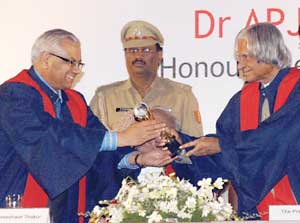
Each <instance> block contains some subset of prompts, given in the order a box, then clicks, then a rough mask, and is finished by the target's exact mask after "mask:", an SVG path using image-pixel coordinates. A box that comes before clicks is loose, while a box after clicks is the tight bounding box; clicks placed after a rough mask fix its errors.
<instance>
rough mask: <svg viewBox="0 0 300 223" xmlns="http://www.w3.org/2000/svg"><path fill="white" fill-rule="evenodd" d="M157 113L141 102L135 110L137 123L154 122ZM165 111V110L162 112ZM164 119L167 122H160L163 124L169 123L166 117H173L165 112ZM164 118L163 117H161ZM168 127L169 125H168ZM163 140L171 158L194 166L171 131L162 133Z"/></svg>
mask: <svg viewBox="0 0 300 223" xmlns="http://www.w3.org/2000/svg"><path fill="white" fill-rule="evenodd" d="M155 111H156V110H151V109H150V108H149V107H148V105H147V104H146V103H144V102H140V103H139V104H138V105H137V106H136V107H135V108H134V110H133V113H134V118H135V120H136V121H139V122H140V121H145V120H153V119H155ZM161 111H163V110H161ZM164 113H165V114H164V116H165V117H164V118H163V117H161V118H163V119H166V120H160V121H162V122H168V120H167V119H168V118H170V117H166V116H171V114H166V113H167V112H166V111H164ZM160 116H162V115H160ZM166 124H167V126H168V123H166ZM161 138H162V140H163V141H164V142H165V144H164V146H165V147H167V148H168V150H169V151H170V152H171V156H172V157H175V156H177V158H176V160H175V162H178V163H183V164H192V161H191V159H190V158H189V157H187V156H185V153H186V151H185V150H182V149H180V148H179V146H180V143H179V142H178V141H177V140H176V137H175V135H173V134H172V133H171V132H170V131H167V130H165V131H162V132H161Z"/></svg>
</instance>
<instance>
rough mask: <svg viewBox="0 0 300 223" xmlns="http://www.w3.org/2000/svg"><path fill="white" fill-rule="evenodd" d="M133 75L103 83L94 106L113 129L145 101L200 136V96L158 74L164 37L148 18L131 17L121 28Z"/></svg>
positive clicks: (130, 72)
mask: <svg viewBox="0 0 300 223" xmlns="http://www.w3.org/2000/svg"><path fill="white" fill-rule="evenodd" d="M121 40H122V44H123V48H124V53H125V59H126V66H127V71H128V74H129V79H127V80H123V81H117V82H114V83H112V84H109V85H105V86H100V87H98V89H97V90H96V93H95V95H94V97H93V98H92V100H91V103H90V107H91V109H92V111H93V112H94V114H96V115H97V116H98V117H99V119H100V120H101V122H102V123H103V124H104V125H106V127H107V128H108V129H110V130H118V129H119V127H120V125H122V124H124V123H123V122H124V116H126V113H127V112H128V111H130V110H131V109H132V108H133V107H134V106H135V105H137V104H138V103H139V102H141V101H143V102H145V103H146V104H147V105H149V107H150V108H155V107H160V108H163V109H166V110H168V111H170V112H172V114H173V115H174V116H175V118H176V120H177V125H178V129H179V131H181V132H183V133H186V134H189V135H192V136H196V137H199V136H201V135H202V134H203V131H202V124H201V117H200V112H199V106H198V102H197V99H196V98H195V96H194V94H193V92H192V89H191V86H189V85H186V84H182V83H178V82H175V81H172V80H169V79H166V78H165V79H164V78H161V77H158V75H157V70H158V67H159V66H160V64H161V61H162V58H163V49H162V46H163V44H164V39H163V36H162V34H161V33H160V31H159V30H158V29H157V28H156V27H155V26H153V25H152V24H150V23H148V22H145V21H131V22H129V23H127V24H126V25H125V26H124V27H123V29H122V31H121Z"/></svg>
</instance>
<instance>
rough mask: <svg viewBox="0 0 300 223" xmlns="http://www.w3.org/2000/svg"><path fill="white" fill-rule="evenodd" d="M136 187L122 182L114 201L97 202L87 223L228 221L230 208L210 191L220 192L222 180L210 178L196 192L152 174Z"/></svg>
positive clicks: (188, 185) (129, 181)
mask: <svg viewBox="0 0 300 223" xmlns="http://www.w3.org/2000/svg"><path fill="white" fill-rule="evenodd" d="M140 181H141V182H140V183H137V182H135V181H134V180H132V179H129V178H127V179H124V180H123V182H122V187H121V189H120V191H119V193H118V194H117V196H116V200H114V201H110V202H105V201H104V202H103V201H102V202H99V203H100V205H101V204H102V205H103V204H107V206H106V207H100V206H96V207H95V208H94V210H93V211H92V213H91V218H90V221H89V223H97V222H101V221H100V218H101V216H105V217H106V221H108V222H110V223H119V222H149V223H152V222H163V221H164V222H174V221H175V220H174V219H176V220H177V221H179V222H180V221H184V222H192V221H215V220H216V221H224V220H230V219H231V218H232V207H231V205H230V204H229V203H226V202H225V201H224V199H223V198H222V197H218V198H215V196H214V192H213V191H214V189H223V185H224V182H225V181H224V180H223V179H222V178H218V179H217V180H216V181H215V182H213V183H212V179H211V178H207V179H203V180H201V181H199V182H198V185H199V187H200V188H199V189H197V188H196V187H194V186H193V185H192V184H191V183H189V182H188V181H186V180H179V179H178V178H175V179H172V178H170V177H168V176H165V175H159V174H157V173H154V172H152V173H151V172H150V173H147V174H146V175H145V176H144V177H143V178H142V179H140Z"/></svg>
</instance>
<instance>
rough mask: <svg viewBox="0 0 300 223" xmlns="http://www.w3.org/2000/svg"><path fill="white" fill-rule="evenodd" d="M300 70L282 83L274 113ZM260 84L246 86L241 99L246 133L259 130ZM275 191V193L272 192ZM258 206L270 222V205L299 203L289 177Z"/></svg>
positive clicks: (283, 100)
mask: <svg viewBox="0 0 300 223" xmlns="http://www.w3.org/2000/svg"><path fill="white" fill-rule="evenodd" d="M299 76H300V70H298V69H296V68H291V70H290V73H289V74H287V75H286V76H285V77H284V78H283V80H282V81H281V83H280V85H279V88H278V92H277V96H276V100H275V106H274V112H276V111H278V109H279V108H281V107H282V106H283V105H284V104H285V103H286V100H287V99H288V96H289V95H290V93H291V92H292V90H293V88H294V87H295V85H296V83H297V81H299ZM259 99H260V83H259V82H254V83H250V84H247V85H245V87H244V88H243V90H242V93H241V98H240V116H241V117H240V119H241V121H240V130H241V131H246V130H251V129H256V128H258V124H259V101H260V100H259ZM272 191H273V192H272ZM272 191H270V192H269V193H268V194H267V195H266V196H265V197H264V198H263V200H262V201H261V202H260V203H259V204H258V205H257V206H256V208H257V210H258V212H259V214H260V216H261V219H262V220H269V206H270V205H294V204H297V201H296V199H295V197H294V194H293V191H292V188H291V185H290V182H289V179H288V176H287V175H285V176H284V177H283V178H282V179H281V180H280V181H279V182H278V183H277V184H276V185H275V186H274V187H273V189H272Z"/></svg>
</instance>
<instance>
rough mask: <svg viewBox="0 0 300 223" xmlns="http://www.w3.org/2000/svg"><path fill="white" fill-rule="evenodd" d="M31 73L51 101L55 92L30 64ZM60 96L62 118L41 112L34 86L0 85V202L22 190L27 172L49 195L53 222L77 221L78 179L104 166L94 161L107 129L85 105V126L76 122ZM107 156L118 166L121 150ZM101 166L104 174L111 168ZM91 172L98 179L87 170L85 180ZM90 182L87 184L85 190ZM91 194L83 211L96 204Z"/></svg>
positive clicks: (113, 164)
mask: <svg viewBox="0 0 300 223" xmlns="http://www.w3.org/2000/svg"><path fill="white" fill-rule="evenodd" d="M29 73H30V76H31V77H32V78H33V79H34V81H35V82H37V83H38V85H39V86H40V87H41V88H42V90H43V91H44V92H45V93H46V94H47V95H48V96H49V98H50V99H51V101H52V102H54V101H55V100H56V97H57V96H56V94H54V93H53V92H52V91H51V90H50V89H49V88H48V87H47V86H46V85H45V84H44V83H42V82H41V81H40V79H39V78H38V77H37V76H36V74H35V73H34V70H33V69H32V68H31V69H30V70H29ZM62 97H63V101H64V102H63V104H62V111H61V114H62V120H58V119H55V118H53V117H52V116H51V115H50V114H48V113H46V112H44V106H43V101H42V97H41V95H40V94H39V92H38V91H36V90H35V89H34V88H32V87H30V86H28V85H25V84H23V83H4V84H2V85H1V86H0V185H1V187H0V207H5V196H6V195H7V194H13V193H18V194H23V192H24V188H25V183H26V180H27V175H28V173H29V172H30V173H31V174H32V175H33V177H34V178H35V179H36V181H37V182H38V183H39V184H40V186H41V187H42V188H43V189H44V191H45V192H46V193H47V194H48V196H49V199H50V207H51V211H52V213H53V214H54V221H55V222H77V221H78V217H77V201H78V181H79V179H80V178H81V177H82V176H84V175H86V174H87V173H88V171H89V170H90V169H91V168H99V169H101V168H105V166H102V164H101V163H98V162H96V161H97V159H98V157H101V155H102V152H100V153H99V148H100V146H101V143H102V139H103V137H104V134H105V132H106V129H105V127H104V126H103V125H102V124H101V123H100V122H99V121H98V119H97V117H96V116H94V115H93V113H92V112H91V110H90V109H89V108H88V114H87V125H86V128H82V127H80V126H79V125H77V124H74V122H73V120H72V117H71V114H70V111H69V109H68V108H67V106H66V101H67V100H68V98H67V95H66V94H65V93H64V91H62ZM105 156H106V157H109V158H110V159H111V160H114V163H112V164H111V166H110V167H111V168H116V166H117V163H118V162H119V161H120V160H121V158H122V156H123V154H121V153H118V152H112V153H111V154H110V155H107V154H106V155H105ZM94 164H96V165H97V166H96V167H95V166H93V165H94ZM105 170H106V174H107V175H109V173H110V172H112V170H111V169H105ZM91 177H96V178H97V177H99V178H102V176H101V173H100V175H99V176H91V175H88V178H87V181H88V182H90V181H91ZM103 180H105V179H103ZM90 187H92V185H90V184H87V191H88V190H89V188H90ZM91 196H93V194H92V193H88V192H87V201H88V202H87V210H90V209H91V208H92V206H93V205H94V203H91V202H89V199H90V197H91Z"/></svg>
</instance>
